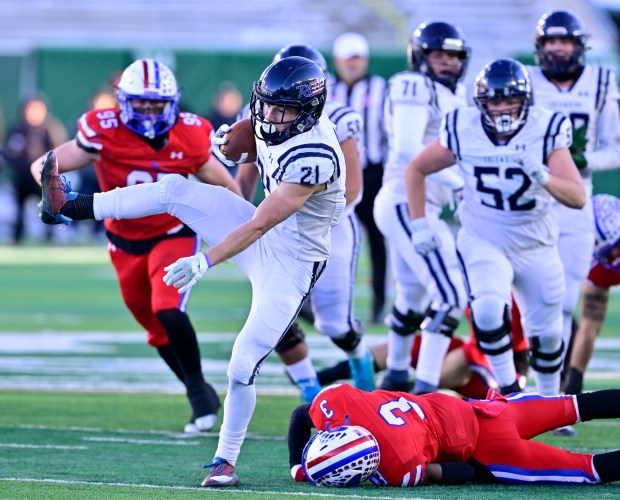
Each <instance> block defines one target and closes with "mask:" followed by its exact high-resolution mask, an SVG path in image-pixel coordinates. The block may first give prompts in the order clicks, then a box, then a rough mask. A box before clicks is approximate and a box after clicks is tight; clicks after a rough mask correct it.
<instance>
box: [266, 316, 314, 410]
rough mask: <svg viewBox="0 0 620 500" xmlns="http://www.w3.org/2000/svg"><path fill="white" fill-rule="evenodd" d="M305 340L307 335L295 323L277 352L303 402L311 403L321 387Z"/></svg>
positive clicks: (277, 347)
mask: <svg viewBox="0 0 620 500" xmlns="http://www.w3.org/2000/svg"><path fill="white" fill-rule="evenodd" d="M305 339H306V335H305V334H304V332H303V330H302V329H301V328H300V327H299V325H298V324H297V322H295V323H293V324H292V325H291V326H290V327H289V328H288V330H287V331H286V332H285V333H284V336H283V337H282V338H281V339H280V341H279V342H278V345H277V346H276V347H275V351H276V353H277V354H278V356H279V357H280V359H281V360H282V362H283V363H284V368H285V370H286V373H287V375H288V376H289V378H290V379H291V380H292V381H293V383H294V384H295V385H296V386H297V387H299V390H300V394H301V400H302V402H304V403H311V402H312V400H313V399H314V398H315V396H316V395H317V394H318V393H319V392H321V385H320V383H319V380H318V377H317V373H316V370H315V369H314V367H313V366H312V361H311V360H310V357H309V356H308V345H307V344H306V340H305Z"/></svg>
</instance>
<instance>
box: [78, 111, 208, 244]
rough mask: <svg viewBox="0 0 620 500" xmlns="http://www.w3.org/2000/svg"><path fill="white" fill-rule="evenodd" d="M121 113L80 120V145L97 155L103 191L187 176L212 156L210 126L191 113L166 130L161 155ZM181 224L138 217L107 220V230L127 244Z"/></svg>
mask: <svg viewBox="0 0 620 500" xmlns="http://www.w3.org/2000/svg"><path fill="white" fill-rule="evenodd" d="M119 113H120V112H119V110H118V109H116V108H114V109H104V110H93V111H89V112H87V113H85V114H83V115H82V116H81V117H80V119H79V120H78V131H77V135H76V141H77V143H78V145H79V146H80V147H81V148H82V149H84V150H85V151H88V152H89V153H95V154H98V155H99V159H98V160H96V161H95V162H94V165H95V171H96V173H97V179H98V181H99V186H100V189H101V191H110V190H112V189H114V188H116V187H124V186H132V185H134V184H141V183H143V182H156V181H159V180H161V179H162V177H163V176H165V175H167V174H172V173H175V174H180V175H183V176H185V177H187V176H188V175H189V174H194V173H195V172H197V171H198V170H199V169H200V168H201V167H202V166H203V165H204V164H205V163H206V162H207V160H208V159H209V157H210V156H211V152H210V147H211V140H210V134H211V131H212V129H213V127H212V126H211V124H210V122H209V121H207V120H205V119H203V118H200V117H199V116H196V115H194V114H191V113H184V112H182V113H180V115H179V119H178V120H177V123H176V124H175V125H174V126H173V127H172V128H171V129H170V131H169V132H168V141H167V143H166V144H165V145H164V146H163V147H162V148H161V149H159V150H158V151H156V150H155V149H153V147H152V146H151V145H150V144H149V143H148V142H147V141H146V140H143V139H142V138H140V137H139V136H138V135H137V134H136V133H134V132H132V131H131V130H130V129H129V128H127V127H126V126H125V125H123V123H122V122H121V120H120V117H119ZM181 225H182V223H181V221H179V219H177V218H176V217H173V216H171V215H168V214H161V215H152V216H149V217H142V218H139V219H128V220H115V219H106V220H105V227H106V229H107V230H108V231H110V232H112V233H114V234H115V235H117V236H120V237H121V238H125V239H127V240H146V239H150V238H154V237H157V236H161V235H163V234H166V233H168V232H174V230H175V229H176V228H179V227H181Z"/></svg>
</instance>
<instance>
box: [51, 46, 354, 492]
mask: <svg viewBox="0 0 620 500" xmlns="http://www.w3.org/2000/svg"><path fill="white" fill-rule="evenodd" d="M326 93H327V92H326V85H325V75H324V73H323V71H322V70H321V68H319V67H318V66H317V65H316V64H315V63H314V62H312V61H310V60H308V59H305V58H302V57H287V58H285V59H282V60H280V61H277V62H275V63H273V64H271V65H269V66H268V67H267V68H266V69H265V70H264V71H263V73H262V74H261V76H260V78H259V79H258V81H256V82H255V84H254V86H253V90H252V99H251V103H250V108H251V113H252V120H251V126H252V129H253V131H254V134H253V135H252V136H251V140H252V141H253V144H254V145H255V146H256V150H257V155H258V162H259V163H260V165H261V167H262V169H261V180H262V183H263V187H264V190H265V194H266V197H265V199H264V200H263V201H262V202H261V203H260V205H259V206H258V207H255V206H254V205H252V204H251V203H250V202H248V201H246V200H244V199H243V198H241V197H240V196H238V195H237V194H236V193H235V192H232V191H230V190H228V189H225V188H223V187H219V186H211V185H208V184H201V183H196V182H191V181H188V180H187V179H185V178H183V177H182V176H180V175H167V176H165V177H164V178H163V179H162V180H161V181H159V182H154V183H144V184H139V185H135V186H129V187H125V188H121V189H116V190H114V191H109V192H105V193H96V194H95V195H94V196H92V197H91V196H85V195H80V194H78V195H76V197H75V198H74V200H73V201H69V200H68V199H67V198H68V193H67V192H66V191H67V189H66V188H65V189H63V185H62V182H61V178H60V177H59V175H58V172H57V170H56V166H55V164H54V163H53V162H51V161H49V160H50V157H49V156H48V161H46V162H45V165H44V167H43V173H42V177H43V181H44V182H43V188H44V200H43V201H44V203H43V205H44V210H46V211H47V212H49V213H50V215H51V216H52V217H54V216H56V215H58V214H62V215H65V216H67V217H69V218H72V219H83V218H96V219H109V218H112V219H116V220H124V219H140V218H142V217H146V216H151V215H156V214H166V213H167V214H170V215H173V216H175V217H177V218H178V219H180V220H181V221H183V222H184V223H185V224H187V225H188V226H190V227H191V228H192V229H193V230H194V231H196V233H197V234H198V235H200V237H201V238H202V239H203V240H204V241H205V242H206V243H207V244H208V245H210V248H209V249H208V250H207V252H206V254H205V255H204V260H203V258H202V257H201V256H200V255H198V257H195V258H194V259H192V260H191V261H188V260H185V258H183V259H180V260H178V261H177V263H175V264H174V265H173V266H172V267H171V268H169V271H168V272H169V273H170V274H169V276H168V280H169V281H170V282H171V283H172V284H176V285H179V291H184V292H185V293H187V291H188V290H189V288H190V287H191V286H193V285H194V284H195V283H196V282H197V280H198V277H199V275H202V274H204V272H205V271H206V269H208V267H209V266H217V265H219V264H221V263H222V262H225V261H227V260H230V259H231V260H233V261H234V262H235V263H236V264H237V265H238V266H239V267H240V268H241V270H242V271H243V272H244V273H245V274H246V275H247V277H248V278H249V280H250V281H251V283H252V292H253V293H252V305H251V307H250V312H249V315H248V318H247V320H246V322H245V325H244V326H243V328H242V329H241V332H240V333H239V335H237V337H236V339H235V342H234V345H233V349H232V354H231V358H230V363H229V366H228V372H227V374H228V391H227V394H226V399H225V401H224V417H223V422H222V426H221V428H220V435H219V441H218V446H217V449H216V451H215V456H214V458H213V460H212V462H210V463H209V464H207V465H206V466H205V469H206V471H207V476H206V477H205V479H204V480H203V482H202V486H208V487H212V486H220V487H227V486H234V485H236V484H238V483H239V477H238V475H237V473H236V471H235V465H236V462H237V458H238V456H239V453H240V449H241V445H242V443H243V441H244V438H245V435H246V433H247V428H248V424H249V422H250V420H251V418H252V414H253V412H254V408H255V406H256V388H255V385H254V383H255V379H256V377H257V376H258V373H259V370H260V367H261V365H262V363H263V361H264V360H265V358H266V357H267V356H268V355H269V354H270V353H271V351H272V350H273V349H274V348H275V346H276V345H277V344H278V342H279V341H280V339H281V338H282V337H283V335H284V333H285V331H286V330H287V329H288V327H289V326H290V325H291V324H292V323H293V321H294V320H295V318H296V316H297V314H298V312H299V309H300V308H301V305H302V303H303V302H304V300H305V299H306V297H307V296H308V294H309V293H310V292H311V291H312V287H313V286H314V284H315V282H316V280H317V279H318V278H319V276H320V275H321V273H322V271H323V269H324V268H325V265H326V261H327V259H328V257H329V255H330V229H331V227H333V226H334V225H336V224H337V223H338V220H339V219H340V215H341V214H342V212H343V210H344V208H345V203H346V202H345V181H346V171H345V168H344V157H343V154H342V150H341V148H340V145H339V143H338V139H337V138H336V134H335V133H334V129H333V126H332V124H331V122H330V121H329V120H327V119H325V117H324V115H323V114H322V112H323V107H324V105H325V98H326ZM218 165H220V164H219V162H218ZM222 168H223V167H222ZM49 193H60V195H59V196H58V197H59V198H60V203H50V200H49V199H48V198H49V196H48V195H49ZM63 198H64V200H63ZM65 202H66V203H65ZM207 256H208V257H207ZM166 264H169V263H166ZM162 267H163V266H162ZM181 296H183V293H182V294H181Z"/></svg>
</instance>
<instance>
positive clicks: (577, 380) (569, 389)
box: [564, 368, 583, 394]
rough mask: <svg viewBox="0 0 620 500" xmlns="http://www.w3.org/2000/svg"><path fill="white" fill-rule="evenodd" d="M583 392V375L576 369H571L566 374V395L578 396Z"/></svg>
mask: <svg viewBox="0 0 620 500" xmlns="http://www.w3.org/2000/svg"><path fill="white" fill-rule="evenodd" d="M582 390H583V373H582V372H580V371H579V370H577V369H576V368H571V369H570V371H569V372H568V380H567V381H566V386H565V387H564V392H565V393H566V394H580V393H581V391H582Z"/></svg>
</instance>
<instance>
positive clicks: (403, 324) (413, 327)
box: [386, 307, 424, 337]
mask: <svg viewBox="0 0 620 500" xmlns="http://www.w3.org/2000/svg"><path fill="white" fill-rule="evenodd" d="M386 321H387V323H388V326H389V327H390V329H392V330H393V331H394V332H395V333H397V334H398V335H402V336H403V337H406V336H408V335H413V334H414V333H415V332H417V331H418V330H419V329H420V326H421V325H422V321H424V315H423V314H420V313H417V312H415V311H411V310H409V311H408V312H407V314H403V313H401V312H400V311H399V310H398V309H396V307H392V311H391V312H390V314H389V315H388V317H387V319H386Z"/></svg>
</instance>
